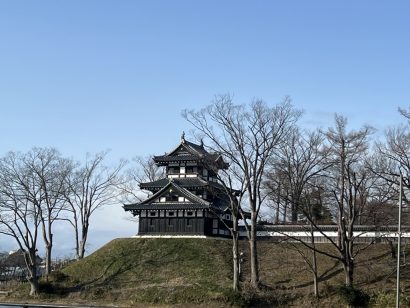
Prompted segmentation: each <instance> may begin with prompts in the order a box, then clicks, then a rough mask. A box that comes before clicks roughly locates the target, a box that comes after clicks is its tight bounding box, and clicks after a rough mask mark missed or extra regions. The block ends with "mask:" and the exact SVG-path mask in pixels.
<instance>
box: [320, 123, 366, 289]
mask: <svg viewBox="0 0 410 308" xmlns="http://www.w3.org/2000/svg"><path fill="white" fill-rule="evenodd" d="M371 133H372V128H370V127H363V128H361V129H360V130H357V131H350V132H347V119H346V118H345V117H343V116H340V115H336V116H335V127H332V128H329V130H328V131H327V132H326V138H327V140H328V142H329V149H330V155H329V158H330V159H331V160H332V162H333V163H334V166H335V167H334V168H333V170H332V172H331V174H330V179H331V180H332V186H331V187H330V186H329V188H330V191H331V193H332V195H333V200H334V203H335V205H336V210H337V212H336V213H337V217H336V219H337V224H338V242H337V244H336V245H335V246H336V248H337V251H338V259H339V260H340V261H341V262H342V264H343V268H344V272H345V283H346V286H351V285H352V283H353V272H354V257H355V254H357V252H356V253H355V252H354V251H353V246H354V240H355V237H354V236H353V227H354V226H355V224H357V219H358V215H359V213H360V212H361V210H362V208H363V206H364V205H365V203H366V202H367V196H366V189H365V181H366V179H367V177H368V172H367V171H366V170H365V168H364V165H365V164H364V162H365V160H366V157H367V155H366V154H367V150H368V138H369V136H370V134H371Z"/></svg>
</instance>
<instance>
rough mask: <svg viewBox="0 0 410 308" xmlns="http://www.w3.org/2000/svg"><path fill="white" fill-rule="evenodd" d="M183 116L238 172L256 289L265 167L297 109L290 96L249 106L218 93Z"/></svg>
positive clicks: (293, 121)
mask: <svg viewBox="0 0 410 308" xmlns="http://www.w3.org/2000/svg"><path fill="white" fill-rule="evenodd" d="M182 115H183V117H184V118H185V119H186V120H187V121H188V122H189V123H191V124H192V125H193V126H194V128H195V129H197V130H198V131H199V132H200V133H201V134H202V135H203V136H204V137H206V138H207V139H208V140H209V141H210V143H211V144H210V145H211V147H212V148H214V149H215V150H217V151H218V152H220V153H221V154H223V155H224V157H226V158H227V160H228V162H229V163H230V164H231V165H235V166H236V167H237V169H238V172H240V176H241V179H242V180H243V182H244V185H245V188H246V192H247V198H248V206H249V209H250V213H251V225H250V228H249V229H248V232H247V236H248V239H249V248H250V264H251V284H252V286H253V287H255V288H257V287H258V284H259V271H258V257H257V244H256V239H257V238H256V222H257V218H258V215H259V210H260V208H261V204H262V202H263V200H264V198H265V194H264V190H263V189H262V182H263V179H264V175H265V168H266V164H267V163H268V160H269V158H270V156H271V155H272V153H273V152H274V151H275V150H276V149H278V148H279V147H280V146H281V145H282V144H283V142H284V140H286V138H287V135H288V132H289V128H290V127H291V126H292V125H294V124H295V122H296V121H297V119H298V118H299V116H300V112H299V111H297V110H295V109H294V108H293V106H292V104H291V103H290V99H289V98H286V99H285V100H284V102H282V103H281V104H278V105H277V106H273V107H269V106H268V105H267V104H266V103H264V102H263V101H261V100H256V101H254V102H252V103H251V104H250V105H248V106H246V105H235V104H234V103H233V100H232V97H231V96H230V95H220V96H217V97H216V98H215V100H214V102H213V103H212V104H211V105H209V106H208V107H206V108H204V109H202V110H200V111H193V110H190V111H188V110H184V111H183V112H182Z"/></svg>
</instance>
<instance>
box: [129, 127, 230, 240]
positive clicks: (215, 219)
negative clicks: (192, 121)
mask: <svg viewBox="0 0 410 308" xmlns="http://www.w3.org/2000/svg"><path fill="white" fill-rule="evenodd" d="M154 161H155V163H156V164H157V166H160V167H165V168H166V172H165V174H166V176H165V177H164V178H162V179H159V180H157V181H154V182H147V183H141V184H140V188H141V189H143V190H148V191H150V192H151V193H152V195H151V196H150V197H148V198H147V199H146V200H144V201H142V202H140V203H134V204H126V205H124V209H125V211H130V212H131V213H132V214H133V215H134V216H139V227H138V234H139V235H205V236H229V235H230V233H229V230H228V228H227V226H229V227H230V226H232V217H231V212H230V210H229V197H228V195H227V193H226V189H225V188H224V187H223V186H222V185H221V184H220V183H219V181H218V179H217V175H218V171H219V170H221V169H227V168H228V164H227V163H225V162H224V161H223V158H222V156H221V155H220V154H218V153H209V152H208V151H206V150H205V148H204V146H203V144H202V142H201V144H200V145H198V144H195V143H192V142H189V141H187V140H185V137H184V134H183V135H182V137H181V142H180V144H179V145H178V146H177V147H176V148H175V149H174V150H172V151H171V152H170V153H169V154H165V155H161V156H154Z"/></svg>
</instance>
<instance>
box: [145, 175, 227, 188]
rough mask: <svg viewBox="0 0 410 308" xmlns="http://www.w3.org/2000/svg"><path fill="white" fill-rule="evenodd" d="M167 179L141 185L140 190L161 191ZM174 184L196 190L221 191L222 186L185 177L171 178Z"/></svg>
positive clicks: (199, 178) (197, 178)
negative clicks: (203, 188) (212, 189)
mask: <svg viewBox="0 0 410 308" xmlns="http://www.w3.org/2000/svg"><path fill="white" fill-rule="evenodd" d="M169 180H170V179H169V178H163V179H160V180H157V181H154V182H147V183H141V184H140V188H141V189H147V190H157V189H161V188H162V187H164V186H165V185H167V184H168V182H169ZM173 181H174V183H176V184H177V185H179V186H181V187H184V188H196V187H207V186H209V187H214V188H218V189H223V186H222V185H221V184H219V183H217V182H207V181H205V180H204V179H202V178H201V177H192V178H190V177H187V178H173Z"/></svg>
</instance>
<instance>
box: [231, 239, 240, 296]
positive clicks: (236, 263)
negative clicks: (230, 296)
mask: <svg viewBox="0 0 410 308" xmlns="http://www.w3.org/2000/svg"><path fill="white" fill-rule="evenodd" d="M232 256H233V282H232V283H233V285H232V287H233V290H234V291H238V290H239V258H238V257H239V253H238V232H237V231H233V236H232Z"/></svg>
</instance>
